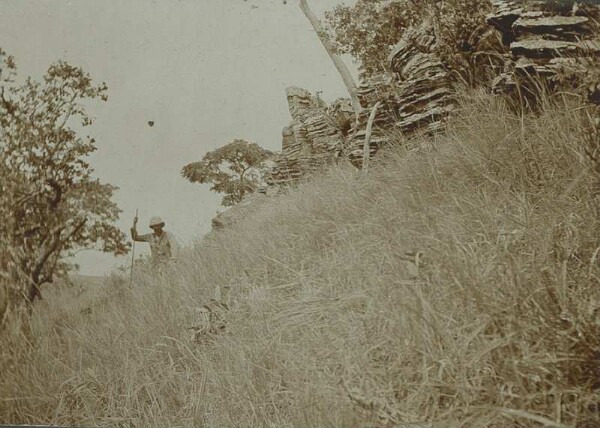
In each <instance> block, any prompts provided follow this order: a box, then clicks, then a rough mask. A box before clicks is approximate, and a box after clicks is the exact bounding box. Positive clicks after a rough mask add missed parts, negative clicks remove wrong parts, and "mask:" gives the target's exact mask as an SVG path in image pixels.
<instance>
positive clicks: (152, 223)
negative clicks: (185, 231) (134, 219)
mask: <svg viewBox="0 0 600 428" xmlns="http://www.w3.org/2000/svg"><path fill="white" fill-rule="evenodd" d="M164 225H165V222H164V221H162V219H161V218H160V217H152V218H151V219H150V227H154V226H164Z"/></svg>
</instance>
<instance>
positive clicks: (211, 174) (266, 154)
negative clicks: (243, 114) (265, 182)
mask: <svg viewBox="0 0 600 428" xmlns="http://www.w3.org/2000/svg"><path fill="white" fill-rule="evenodd" d="M271 156H272V153H271V152H270V151H268V150H266V149H263V148H262V147H260V146H259V145H258V144H256V143H250V142H248V141H245V140H241V139H236V140H233V141H232V142H230V143H229V144H226V145H225V146H223V147H219V148H218V149H216V150H213V151H211V152H208V153H206V154H205V155H204V157H203V158H202V160H200V161H199V162H194V163H190V164H188V165H185V166H184V167H183V168H182V170H181V175H182V176H183V177H185V178H186V179H188V180H189V181H191V182H192V183H201V184H208V183H210V184H212V187H211V190H212V191H214V192H217V193H224V194H225V196H224V197H223V200H222V202H221V203H222V204H223V206H231V205H235V204H237V203H238V202H240V201H241V200H242V199H243V198H244V195H246V194H247V193H251V192H253V191H254V190H255V189H256V188H257V187H258V185H259V183H260V179H261V177H262V176H263V175H264V173H265V169H266V165H265V163H266V161H267V160H268V159H269V158H270V157H271Z"/></svg>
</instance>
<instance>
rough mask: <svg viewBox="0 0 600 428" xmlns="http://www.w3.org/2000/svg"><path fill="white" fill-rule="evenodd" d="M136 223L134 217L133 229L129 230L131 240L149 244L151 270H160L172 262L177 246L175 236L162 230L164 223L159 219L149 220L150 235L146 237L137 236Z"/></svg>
mask: <svg viewBox="0 0 600 428" xmlns="http://www.w3.org/2000/svg"><path fill="white" fill-rule="evenodd" d="M137 222H138V218H137V216H136V217H135V218H134V219H133V227H132V228H131V239H133V240H134V241H137V242H148V243H149V244H150V254H151V256H150V263H151V264H152V267H153V268H162V267H164V266H165V265H166V264H167V263H169V262H170V261H171V260H173V258H175V257H177V254H178V252H179V244H178V243H177V240H176V239H175V235H173V234H172V233H171V232H167V231H165V230H163V227H164V226H165V222H164V221H162V219H161V218H160V217H152V218H151V219H150V228H151V229H152V233H148V234H146V235H138V233H137V230H136V226H137Z"/></svg>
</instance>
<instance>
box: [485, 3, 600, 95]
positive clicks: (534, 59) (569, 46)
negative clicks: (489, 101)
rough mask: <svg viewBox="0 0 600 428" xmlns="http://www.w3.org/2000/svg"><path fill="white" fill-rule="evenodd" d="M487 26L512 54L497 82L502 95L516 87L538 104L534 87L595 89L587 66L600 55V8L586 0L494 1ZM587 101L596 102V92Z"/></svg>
mask: <svg viewBox="0 0 600 428" xmlns="http://www.w3.org/2000/svg"><path fill="white" fill-rule="evenodd" d="M492 3H493V5H494V12H493V13H492V14H490V15H489V16H488V17H487V22H488V23H489V24H490V25H492V26H494V27H495V28H496V29H497V30H498V31H499V32H500V33H501V34H502V39H503V41H504V43H505V44H506V47H507V52H508V53H509V54H510V56H509V57H508V58H507V61H506V64H505V71H504V73H502V74H501V75H500V76H498V78H496V79H495V80H494V82H493V84H492V88H493V90H494V91H495V92H498V93H500V92H501V93H508V94H511V93H514V92H515V90H516V88H517V87H519V88H521V89H522V91H521V92H523V93H526V94H529V97H530V98H531V99H533V101H535V96H536V93H535V88H536V87H539V83H544V85H546V86H547V87H548V88H549V89H550V90H551V91H552V90H554V89H557V88H558V87H559V85H564V84H565V83H567V81H570V82H572V83H573V84H581V82H589V83H588V84H589V85H591V86H593V87H594V88H595V87H596V84H597V83H600V82H595V81H594V77H593V76H591V74H590V73H591V71H592V70H591V68H592V67H589V66H588V65H589V64H590V63H591V61H592V60H593V59H594V58H597V57H598V56H600V39H599V35H600V33H599V30H600V27H599V24H598V22H599V21H598V19H599V18H600V6H599V5H594V4H582V3H581V2H576V1H572V2H566V1H565V2H557V3H556V4H555V3H553V2H542V1H537V2H536V1H509V0H494V1H492ZM588 92H589V94H588V100H589V101H590V102H595V101H594V96H593V91H588Z"/></svg>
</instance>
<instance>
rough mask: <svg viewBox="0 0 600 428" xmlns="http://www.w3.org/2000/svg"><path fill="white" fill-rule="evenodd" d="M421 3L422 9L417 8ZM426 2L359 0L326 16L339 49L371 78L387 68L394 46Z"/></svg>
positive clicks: (415, 0) (416, 17) (336, 8)
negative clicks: (350, 56) (357, 63)
mask: <svg viewBox="0 0 600 428" xmlns="http://www.w3.org/2000/svg"><path fill="white" fill-rule="evenodd" d="M417 3H419V4H421V8H418V7H417ZM424 3H425V1H423V0H398V1H389V0H358V1H357V2H356V4H355V5H354V6H348V5H346V4H341V5H338V6H335V7H334V8H333V10H331V11H329V12H327V13H326V14H325V17H326V24H327V28H328V30H329V32H330V33H331V35H332V40H333V42H334V44H335V47H336V48H337V50H338V51H339V52H340V53H345V54H350V55H352V56H353V57H354V58H355V59H356V60H358V61H359V63H360V65H361V69H362V71H363V72H364V73H365V74H367V75H371V74H374V73H378V72H382V71H384V69H385V64H386V62H387V57H388V55H389V53H390V50H391V47H392V46H393V45H394V44H395V43H396V42H398V40H400V38H401V37H402V33H403V32H404V31H405V30H406V29H407V28H408V27H409V26H410V25H412V24H413V23H415V22H416V21H417V20H418V19H419V17H420V15H421V14H422V6H423V4H424Z"/></svg>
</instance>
